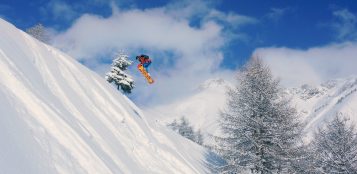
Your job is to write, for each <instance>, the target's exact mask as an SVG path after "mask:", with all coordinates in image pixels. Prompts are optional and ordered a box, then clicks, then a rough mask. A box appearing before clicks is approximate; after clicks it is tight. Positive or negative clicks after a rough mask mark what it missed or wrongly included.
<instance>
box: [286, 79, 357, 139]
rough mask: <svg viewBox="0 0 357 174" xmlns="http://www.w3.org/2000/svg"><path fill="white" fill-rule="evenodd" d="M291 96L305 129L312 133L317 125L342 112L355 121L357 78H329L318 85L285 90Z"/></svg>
mask: <svg viewBox="0 0 357 174" xmlns="http://www.w3.org/2000/svg"><path fill="white" fill-rule="evenodd" d="M286 92H287V94H288V96H291V97H292V103H293V104H295V106H296V108H297V110H298V112H299V113H300V115H301V116H302V120H303V121H304V122H305V123H306V127H305V130H306V132H307V133H312V132H314V131H315V130H316V128H317V127H319V126H321V125H322V124H324V123H325V122H326V121H330V120H331V119H332V118H333V117H334V116H336V114H337V113H342V114H343V115H344V116H347V117H349V118H350V119H351V121H353V122H354V123H357V78H356V77H349V78H346V79H336V80H329V81H327V82H325V83H322V84H321V85H318V86H310V85H306V84H305V85H302V86H301V87H299V88H290V89H287V90H286Z"/></svg>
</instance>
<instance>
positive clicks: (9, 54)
mask: <svg viewBox="0 0 357 174" xmlns="http://www.w3.org/2000/svg"><path fill="white" fill-rule="evenodd" d="M0 115H1V116H0V170H1V172H0V173H7V174H17V173H19V174H22V173H27V174H31V173H34V174H41V173H43V174H48V173H66V174H68V173H101V174H105V173H115V174H118V173H165V174H168V173H170V174H171V173H185V174H188V173H206V172H208V171H209V169H208V167H207V166H208V165H207V164H208V163H210V162H212V161H211V160H212V159H213V158H210V155H211V154H210V153H209V152H208V151H205V150H204V149H203V148H201V147H200V146H198V145H196V144H195V143H192V142H191V141H188V140H186V139H184V138H182V137H180V136H178V135H176V134H175V133H173V132H171V131H169V130H167V128H166V127H164V126H161V125H160V124H157V123H156V122H155V121H150V120H149V119H147V118H146V116H145V115H144V113H143V112H142V111H141V110H140V109H139V108H137V107H136V106H135V105H134V104H133V103H132V102H131V101H130V100H129V99H128V98H126V97H125V96H123V95H122V94H120V93H119V92H118V91H117V90H115V88H114V87H111V86H110V85H109V84H108V83H107V82H106V81H105V79H104V78H103V77H99V76H98V75H96V74H95V73H94V72H91V71H90V70H88V69H87V68H85V67H84V66H82V65H81V64H79V63H78V62H76V61H75V60H74V59H72V58H71V57H69V56H68V55H66V54H64V53H62V52H60V51H58V50H56V49H54V48H52V47H51V46H48V45H45V44H42V43H40V42H39V41H37V40H35V39H33V38H32V37H30V36H28V35H27V34H26V33H24V32H22V31H20V30H18V29H16V28H15V27H14V26H12V25H11V24H9V23H7V22H6V21H4V20H2V19H0Z"/></svg>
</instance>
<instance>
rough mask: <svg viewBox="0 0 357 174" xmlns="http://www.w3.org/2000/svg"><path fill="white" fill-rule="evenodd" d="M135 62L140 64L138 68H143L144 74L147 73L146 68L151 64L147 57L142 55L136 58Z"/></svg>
mask: <svg viewBox="0 0 357 174" xmlns="http://www.w3.org/2000/svg"><path fill="white" fill-rule="evenodd" d="M136 60H138V61H139V62H140V64H139V65H138V67H139V66H141V65H142V66H143V67H144V68H145V70H146V72H149V71H148V67H149V65H150V64H151V59H150V58H149V56H147V55H145V54H142V55H140V56H136Z"/></svg>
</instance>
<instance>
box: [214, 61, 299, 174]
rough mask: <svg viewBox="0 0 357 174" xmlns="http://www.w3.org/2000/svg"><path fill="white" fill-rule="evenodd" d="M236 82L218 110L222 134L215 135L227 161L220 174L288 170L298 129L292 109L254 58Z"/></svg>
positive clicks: (274, 82) (220, 151)
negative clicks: (226, 103)
mask: <svg viewBox="0 0 357 174" xmlns="http://www.w3.org/2000/svg"><path fill="white" fill-rule="evenodd" d="M238 82H239V84H238V85H237V86H236V87H235V88H234V89H230V90H229V92H228V96H229V99H228V108H227V110H225V111H223V112H222V113H221V117H222V119H221V121H220V125H221V128H222V131H223V136H221V137H216V140H217V141H218V147H216V148H217V149H216V150H217V152H218V153H219V154H221V155H222V157H223V159H225V160H226V162H227V165H226V166H225V167H223V168H221V171H222V173H242V172H243V171H244V172H251V173H259V174H263V173H280V172H281V173H291V172H292V170H293V169H292V167H291V166H293V165H292V162H293V160H294V158H296V156H295V155H296V154H297V150H298V148H297V147H298V144H299V142H300V140H301V129H302V126H301V124H300V121H299V120H298V118H297V114H296V111H295V109H294V108H293V107H291V106H290V105H289V103H290V102H289V100H287V99H286V98H285V97H284V96H283V95H282V94H281V92H280V88H279V82H278V80H275V79H274V78H273V76H272V74H271V72H270V69H269V68H268V67H267V66H266V65H264V64H263V62H262V61H261V60H260V59H258V58H252V59H251V60H250V61H249V62H248V63H247V65H246V66H245V67H244V69H243V70H242V71H240V72H239V73H238Z"/></svg>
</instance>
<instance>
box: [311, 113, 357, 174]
mask: <svg viewBox="0 0 357 174" xmlns="http://www.w3.org/2000/svg"><path fill="white" fill-rule="evenodd" d="M311 146H312V148H311V149H312V150H313V152H314V158H313V166H314V169H315V171H314V173H341V174H344V173H346V174H347V173H357V135H356V130H355V127H354V125H352V124H351V125H348V119H346V118H344V117H343V115H342V114H339V115H337V116H336V117H335V118H334V119H333V120H332V121H331V122H329V123H328V124H327V125H326V127H325V128H321V129H319V130H318V132H317V133H316V134H315V139H314V140H313V141H312V143H311Z"/></svg>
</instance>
